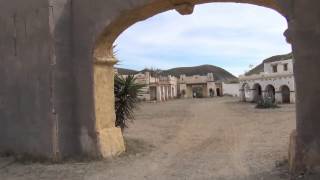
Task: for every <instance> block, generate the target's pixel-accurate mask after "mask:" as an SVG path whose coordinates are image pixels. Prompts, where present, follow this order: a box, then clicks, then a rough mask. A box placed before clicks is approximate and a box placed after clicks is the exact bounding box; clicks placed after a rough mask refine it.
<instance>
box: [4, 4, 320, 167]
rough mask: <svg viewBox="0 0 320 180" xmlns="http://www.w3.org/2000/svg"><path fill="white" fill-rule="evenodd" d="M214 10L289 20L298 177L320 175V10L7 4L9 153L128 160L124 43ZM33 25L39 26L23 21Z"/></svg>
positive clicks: (294, 155) (293, 140) (315, 6)
mask: <svg viewBox="0 0 320 180" xmlns="http://www.w3.org/2000/svg"><path fill="white" fill-rule="evenodd" d="M210 2H238V3H250V4H254V5H260V6H264V7H268V8H271V9H274V10H276V11H278V12H279V13H281V14H282V15H283V16H284V17H285V18H286V19H287V21H288V30H287V31H286V32H285V36H286V37H287V41H288V42H289V43H291V44H292V47H293V55H294V72H295V83H296V84H295V85H296V86H295V87H296V92H297V93H296V99H297V104H296V106H297V131H296V133H293V135H292V137H291V143H290V144H291V149H290V152H291V155H292V156H290V162H292V163H293V164H291V166H292V170H293V171H297V170H305V169H307V168H309V167H310V168H313V167H316V168H313V169H319V166H320V121H319V119H320V112H319V110H318V107H319V106H320V95H319V91H320V86H319V84H317V83H315V82H316V81H317V79H316V78H317V77H319V76H320V61H319V57H320V51H319V46H320V41H319V39H320V33H319V27H320V17H319V14H320V9H319V8H318V7H319V6H320V1H318V0H309V1H303V0H300V1H298V0H121V1H120V0H95V1H94V3H93V2H92V1H91V0H68V1H40V0H34V1H32V3H27V2H23V1H17V0H15V1H10V3H8V1H2V2H0V9H1V11H0V12H1V15H2V16H1V17H3V18H4V20H3V21H1V22H0V23H2V25H3V23H4V24H5V25H4V26H1V27H6V28H8V29H7V31H0V34H1V36H0V39H1V41H0V45H1V47H2V48H0V52H1V55H2V61H1V67H2V68H3V69H2V71H1V72H2V74H1V76H0V77H2V79H1V80H2V82H3V85H2V87H3V88H2V91H1V93H0V95H1V96H0V109H1V113H0V115H1V120H3V121H2V122H7V123H4V124H5V126H1V127H2V128H0V130H1V132H2V134H1V140H0V143H1V144H0V145H1V146H0V147H1V150H2V151H3V149H5V150H7V149H9V150H11V151H13V152H15V153H18V154H19V153H23V154H31V155H34V156H43V157H46V158H49V159H59V157H62V158H63V157H69V156H88V155H89V156H93V157H100V156H101V155H102V156H104V157H107V156H112V155H117V154H119V153H120V152H122V151H123V150H124V148H123V140H122V137H121V133H120V132H119V131H118V130H117V129H116V128H115V127H114V112H113V110H112V107H113V100H114V99H113V94H112V88H113V77H112V76H113V71H112V66H113V64H114V63H115V60H114V58H113V56H112V46H113V42H114V40H115V39H116V38H117V37H118V35H119V34H120V33H121V32H123V31H124V30H125V29H127V28H128V27H129V26H131V25H132V24H134V23H136V22H138V21H141V20H144V19H146V18H148V17H151V16H153V15H156V14H158V13H161V12H164V11H166V10H170V9H176V10H177V11H178V12H180V13H181V14H189V13H191V12H192V10H193V6H194V5H195V4H199V3H210ZM48 7H49V8H48ZM35 12H36V15H37V16H35ZM226 13H228V12H226ZM12 15H14V16H12ZM16 17H18V18H17V19H18V20H17V19H16ZM24 18H26V20H27V21H25V22H27V23H30V24H23V22H22V21H20V20H21V19H24ZM8 23H9V24H10V25H8ZM16 23H17V24H16ZM21 23H22V24H21ZM32 24H36V25H37V26H34V27H32V26H31V25H32ZM13 25H14V26H13ZM15 25H17V26H15ZM26 25H27V26H26ZM24 26H25V27H29V26H30V27H32V29H31V30H32V31H29V30H28V31H25V28H24ZM22 29H23V30H22ZM27 29H28V28H27ZM22 31H23V33H21V32H22ZM13 32H14V33H13ZM22 34H24V35H23V37H22ZM35 36H36V37H37V38H34V37H35ZM10 37H13V39H14V40H15V43H12V38H10ZM19 38H23V40H22V41H19ZM8 44H14V45H17V46H14V47H12V46H8ZM17 50H18V51H17ZM12 52H14V53H13V54H12ZM17 52H18V53H17ZM19 52H20V53H23V54H20V53H19ZM21 67H23V68H21ZM30 72H32V73H30ZM29 75H32V76H29ZM101 83H105V84H101ZM106 89H109V91H106ZM38 92H39V93H38ZM30 102H33V103H30ZM100 105H101V106H100ZM104 107H106V109H104ZM26 114H27V115H28V116H27V117H28V118H26ZM31 120H32V123H30V121H31ZM21 125H24V126H21ZM34 125H38V126H39V127H41V128H37V129H35V126H34ZM21 127H23V128H21ZM8 129H10V131H7V130H8ZM9 137H10V138H9ZM35 137H37V138H36V139H35ZM12 139H14V142H13V141H12ZM16 142H19V143H16Z"/></svg>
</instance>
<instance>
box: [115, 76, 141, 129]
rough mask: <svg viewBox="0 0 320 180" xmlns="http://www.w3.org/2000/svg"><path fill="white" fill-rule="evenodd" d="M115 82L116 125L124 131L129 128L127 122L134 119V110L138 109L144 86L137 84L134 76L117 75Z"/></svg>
mask: <svg viewBox="0 0 320 180" xmlns="http://www.w3.org/2000/svg"><path fill="white" fill-rule="evenodd" d="M114 81H115V83H114V95H115V111H116V124H115V125H116V127H120V128H121V130H122V131H123V130H124V128H126V127H127V121H128V120H133V119H134V112H133V110H134V109H135V108H137V103H138V101H139V99H138V94H139V93H140V92H141V89H142V88H143V87H144V85H141V84H138V83H136V82H135V81H136V78H135V77H134V76H127V77H121V76H118V75H116V76H115V79H114Z"/></svg>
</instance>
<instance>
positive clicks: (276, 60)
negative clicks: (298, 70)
mask: <svg viewBox="0 0 320 180" xmlns="http://www.w3.org/2000/svg"><path fill="white" fill-rule="evenodd" d="M262 65H263V66H261V67H262V68H261V69H262V71H261V70H257V69H258V68H259V67H256V68H255V70H256V72H253V70H252V71H251V72H249V73H247V74H246V75H242V76H240V78H239V80H240V98H241V100H242V101H246V102H257V101H258V100H259V99H265V98H271V99H272V101H274V102H277V103H295V81H294V76H293V58H292V56H288V55H284V56H277V57H275V56H274V57H271V58H269V59H267V60H265V61H264V62H263V64H262Z"/></svg>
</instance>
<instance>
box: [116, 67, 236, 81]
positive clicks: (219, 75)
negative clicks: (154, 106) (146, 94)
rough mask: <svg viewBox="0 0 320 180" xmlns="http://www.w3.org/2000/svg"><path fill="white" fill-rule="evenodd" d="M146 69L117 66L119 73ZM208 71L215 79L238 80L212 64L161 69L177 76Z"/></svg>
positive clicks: (162, 72)
mask: <svg viewBox="0 0 320 180" xmlns="http://www.w3.org/2000/svg"><path fill="white" fill-rule="evenodd" d="M145 71H147V70H146V69H144V70H142V71H135V70H131V69H123V68H118V73H119V74H137V73H144V72H145ZM208 73H213V76H214V78H215V80H216V81H220V82H238V78H237V77H235V76H234V75H232V74H231V73H229V72H228V71H226V70H224V69H222V68H220V67H217V66H213V65H201V66H194V67H177V68H173V69H168V70H163V71H161V73H160V74H161V75H172V76H175V77H177V78H179V77H180V75H182V74H185V75H187V76H193V75H207V74H208Z"/></svg>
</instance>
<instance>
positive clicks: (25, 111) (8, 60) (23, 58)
mask: <svg viewBox="0 0 320 180" xmlns="http://www.w3.org/2000/svg"><path fill="white" fill-rule="evenodd" d="M48 14H49V13H48V2H46V1H43V0H28V1H20V0H10V1H7V0H0V61H1V65H0V82H1V88H0V152H6V151H12V152H15V153H27V154H31V155H36V156H38V157H39V156H43V157H50V158H51V157H52V151H53V146H52V144H53V143H52V142H53V129H52V123H53V122H52V114H51V104H50V98H51V93H52V87H51V78H50V76H51V74H50V73H51V70H50V69H51V67H50V63H51V62H50V46H49V45H50V43H49V25H48V17H49V16H48Z"/></svg>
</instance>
